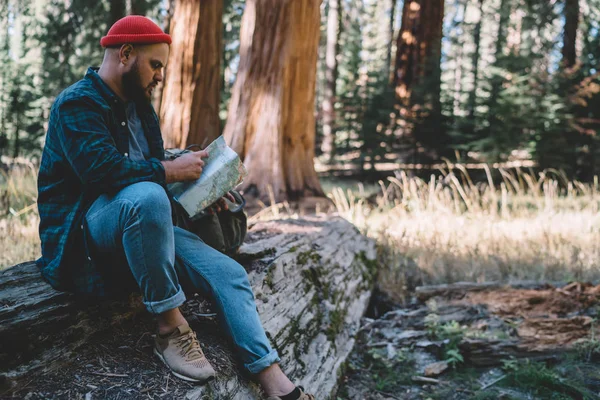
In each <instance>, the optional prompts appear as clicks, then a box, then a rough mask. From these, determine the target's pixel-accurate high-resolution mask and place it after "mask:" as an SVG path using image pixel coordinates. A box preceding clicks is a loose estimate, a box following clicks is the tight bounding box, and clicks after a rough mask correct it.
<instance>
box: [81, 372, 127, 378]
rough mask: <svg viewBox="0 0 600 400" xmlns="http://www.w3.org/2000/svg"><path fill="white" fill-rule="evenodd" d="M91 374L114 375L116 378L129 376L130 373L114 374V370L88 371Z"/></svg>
mask: <svg viewBox="0 0 600 400" xmlns="http://www.w3.org/2000/svg"><path fill="white" fill-rule="evenodd" d="M88 373H89V374H92V375H101V376H110V377H114V378H128V377H129V375H127V374H113V373H112V372H93V371H92V372H88Z"/></svg>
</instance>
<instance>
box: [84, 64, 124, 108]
mask: <svg viewBox="0 0 600 400" xmlns="http://www.w3.org/2000/svg"><path fill="white" fill-rule="evenodd" d="M99 69H100V68H99V67H89V68H88V69H87V72H86V73H85V79H89V80H91V81H92V84H93V85H94V87H95V88H96V89H97V90H98V92H99V93H100V95H101V96H102V97H104V98H105V99H107V100H108V101H109V103H111V104H119V105H121V106H122V107H125V103H124V102H123V100H121V98H120V97H119V96H117V94H116V93H115V92H114V91H113V90H112V89H111V88H110V87H109V86H108V85H107V84H106V83H105V82H104V81H103V80H102V78H100V75H98V70H99Z"/></svg>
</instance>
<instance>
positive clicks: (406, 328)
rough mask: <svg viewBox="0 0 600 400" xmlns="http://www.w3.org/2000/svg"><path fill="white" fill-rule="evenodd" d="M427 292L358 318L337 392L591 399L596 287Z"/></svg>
mask: <svg viewBox="0 0 600 400" xmlns="http://www.w3.org/2000/svg"><path fill="white" fill-rule="evenodd" d="M436 294H437V295H436V296H434V297H431V298H429V299H427V301H424V300H425V299H424V298H423V296H418V297H420V298H421V299H420V300H416V298H415V297H413V300H414V301H413V303H412V304H411V305H410V306H407V307H397V308H395V309H393V310H391V311H388V312H386V313H385V314H383V315H381V316H379V317H378V318H376V319H374V318H364V319H363V322H362V327H361V330H360V334H359V336H358V340H357V344H356V346H355V350H354V352H353V354H352V356H351V358H350V360H349V361H348V363H347V373H346V375H345V376H344V377H343V378H342V383H341V386H340V389H339V391H338V394H337V399H352V400H359V399H360V400H384V399H407V400H410V399H415V400H416V399H423V400H426V399H440V400H442V399H506V400H508V399H514V400H517V399H519V400H520V399H598V398H600V364H599V363H598V360H599V359H600V341H598V339H597V338H596V335H595V321H596V318H597V316H598V312H599V311H600V308H599V307H600V304H599V303H598V300H599V296H600V286H592V285H584V284H579V283H572V284H569V285H566V286H564V287H553V286H550V285H539V287H537V288H535V289H531V288H519V287H503V288H496V289H488V290H481V291H465V290H456V291H447V292H444V291H441V292H440V293H436ZM377 297H379V299H380V300H381V294H379V296H376V299H377ZM387 306H388V307H389V304H388V305H387ZM373 310H374V308H373V307H372V308H371V312H373Z"/></svg>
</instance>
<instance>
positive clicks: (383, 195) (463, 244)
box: [330, 169, 600, 288]
mask: <svg viewBox="0 0 600 400" xmlns="http://www.w3.org/2000/svg"><path fill="white" fill-rule="evenodd" d="M500 173H501V175H500V176H501V180H500V182H494V180H493V179H492V174H491V173H490V172H489V171H488V174H487V183H485V184H474V183H473V182H472V181H471V179H470V177H469V175H468V174H467V172H466V171H465V170H460V169H459V170H458V171H457V173H452V172H450V173H449V172H447V171H440V174H439V175H438V176H432V177H431V178H430V180H428V181H424V180H422V179H419V178H411V177H408V176H407V175H406V174H404V173H400V174H398V175H397V176H396V177H395V178H389V180H388V182H387V183H385V182H380V185H381V188H382V190H381V191H380V195H379V196H378V197H377V198H376V200H375V201H374V204H370V203H368V202H366V201H365V200H364V199H361V198H359V197H357V196H356V195H355V194H354V193H352V192H350V191H347V192H345V193H344V192H342V191H341V190H334V191H333V192H332V193H331V195H330V196H331V198H332V199H333V200H334V202H335V204H336V207H337V209H338V212H339V213H340V214H341V215H343V216H344V217H346V218H348V219H349V220H351V221H353V222H354V223H355V224H357V226H358V227H359V228H360V229H362V230H363V231H364V232H366V233H367V234H368V235H370V236H372V237H375V238H376V239H378V240H379V241H380V242H381V243H382V244H383V245H384V247H386V248H387V251H386V264H387V265H386V267H387V268H386V269H384V273H385V274H386V277H385V279H384V281H385V282H386V283H387V284H389V285H390V286H391V287H396V288H397V287H398V286H399V285H401V286H403V285H406V284H407V282H409V281H412V282H415V281H417V282H418V283H444V282H455V281H461V280H468V281H478V282H481V281H490V280H503V281H511V280H522V279H535V280H540V279H541V280H551V281H553V280H558V281H568V280H586V281H587V280H591V281H597V280H599V279H600V268H599V267H600V246H599V245H598V243H600V213H599V212H598V210H599V208H600V207H599V206H600V198H599V197H598V196H599V194H600V193H599V192H600V190H599V189H600V187H599V186H598V180H597V179H596V180H595V182H594V183H593V184H583V183H580V182H569V181H567V180H566V178H565V177H564V176H563V175H562V174H560V173H558V172H557V171H545V172H544V173H542V174H539V175H538V176H536V175H534V174H532V173H524V172H521V171H516V172H513V173H508V172H506V171H500ZM372 203H373V202H372ZM413 261H414V262H413ZM415 265H416V268H415ZM407 274H408V275H410V276H407ZM415 275H416V276H415Z"/></svg>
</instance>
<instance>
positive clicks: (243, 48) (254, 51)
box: [224, 0, 323, 201]
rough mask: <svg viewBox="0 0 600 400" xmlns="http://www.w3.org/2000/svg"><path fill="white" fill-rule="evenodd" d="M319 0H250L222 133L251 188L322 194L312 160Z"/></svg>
mask: <svg viewBox="0 0 600 400" xmlns="http://www.w3.org/2000/svg"><path fill="white" fill-rule="evenodd" d="M320 2H321V0H249V1H248V2H247V3H246V9H245V11H244V16H243V18H242V27H241V35H240V36H241V39H240V64H239V70H238V74H237V78H236V82H235V84H234V87H233V93H232V98H231V102H230V104H229V112H228V116H227V123H226V125H225V130H224V135H225V138H226V140H227V142H228V143H229V144H230V145H231V147H232V148H233V149H234V150H235V151H236V152H237V153H238V154H239V155H240V156H241V157H242V159H243V160H244V164H245V165H246V167H247V169H248V172H249V175H248V176H247V177H246V179H245V180H244V184H243V185H244V186H243V188H244V189H245V192H246V193H249V194H253V195H257V196H260V197H262V198H267V196H268V193H269V186H271V188H272V189H273V193H274V196H275V200H276V201H282V200H285V199H288V198H289V199H295V198H299V197H302V196H307V195H318V196H321V195H323V191H322V189H321V185H320V183H319V180H318V178H317V174H316V172H315V169H314V165H313V158H314V146H315V116H314V101H315V82H316V67H317V50H318V42H319V24H320V16H319V14H320Z"/></svg>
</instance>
